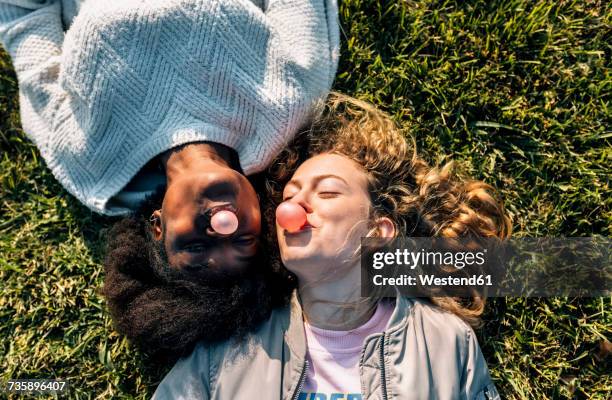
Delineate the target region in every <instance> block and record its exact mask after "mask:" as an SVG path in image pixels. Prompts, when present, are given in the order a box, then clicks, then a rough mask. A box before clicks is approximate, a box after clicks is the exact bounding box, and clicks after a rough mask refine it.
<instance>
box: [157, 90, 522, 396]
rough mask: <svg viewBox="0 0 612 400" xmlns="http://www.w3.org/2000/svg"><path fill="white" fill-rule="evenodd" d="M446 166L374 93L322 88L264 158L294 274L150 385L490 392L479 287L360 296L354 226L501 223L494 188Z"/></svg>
mask: <svg viewBox="0 0 612 400" xmlns="http://www.w3.org/2000/svg"><path fill="white" fill-rule="evenodd" d="M450 168H451V167H450V165H447V166H445V167H443V168H441V169H438V168H432V167H430V166H428V165H427V163H426V162H425V161H424V160H423V159H421V158H420V157H419V156H418V155H417V153H416V150H415V149H414V147H412V146H410V145H409V144H408V142H407V141H406V139H405V138H404V137H403V136H402V134H401V133H400V131H399V129H398V128H397V127H396V126H395V124H394V123H393V122H392V120H391V119H390V118H389V117H388V116H387V115H385V114H384V113H382V112H380V111H379V110H377V109H376V108H375V107H373V106H372V105H370V104H367V103H365V102H362V101H359V100H356V99H352V98H350V97H347V96H342V95H334V96H332V97H331V98H330V100H329V102H328V107H327V110H326V113H325V115H324V116H323V117H322V118H320V119H319V120H318V121H316V122H315V124H314V125H313V127H312V129H310V130H309V131H308V132H307V133H306V134H305V135H302V136H300V137H298V138H297V140H296V141H295V142H294V144H293V145H291V146H289V148H288V149H286V150H285V151H284V152H283V153H282V154H281V156H279V158H278V159H277V162H276V163H275V164H273V166H272V168H271V171H270V175H271V179H270V180H269V182H268V183H269V187H270V189H271V194H272V196H271V197H272V201H271V203H272V204H271V206H270V207H268V209H267V211H266V213H265V215H266V216H267V220H268V222H269V223H270V224H274V211H273V210H274V208H275V206H276V205H279V204H280V206H279V208H277V213H276V215H277V221H276V224H274V225H272V226H275V227H276V234H277V235H276V236H277V239H278V249H279V250H280V260H281V261H282V264H283V265H284V266H285V267H286V268H287V269H288V270H289V271H290V272H291V273H292V275H293V276H294V277H295V278H296V279H297V290H296V291H294V293H293V296H292V297H291V301H290V304H288V305H287V306H285V307H282V308H277V309H275V310H274V312H273V313H272V315H271V317H270V318H269V319H268V320H267V321H266V322H265V323H263V324H262V325H261V326H260V327H259V328H258V330H257V331H255V332H253V333H251V334H248V335H247V336H246V337H245V338H244V340H242V341H241V342H237V341H233V340H230V341H226V342H223V343H218V344H215V345H207V344H205V343H202V344H198V346H196V348H195V350H194V351H193V352H192V353H191V354H190V355H189V356H188V357H185V358H183V359H181V360H179V361H178V362H177V364H176V365H175V366H174V368H173V369H172V370H171V371H170V373H169V374H168V375H167V376H166V377H165V378H164V380H163V381H162V382H161V384H160V386H159V387H158V389H157V391H156V393H155V396H154V398H155V399H158V400H159V399H192V398H199V399H213V398H214V399H247V398H252V397H253V394H254V393H257V397H258V398H265V399H302V400H306V399H307V400H312V399H354V400H357V399H362V398H363V399H380V398H382V399H386V398H397V399H432V398H436V399H457V398H462V399H463V398H465V399H499V395H498V394H497V390H496V389H495V386H494V384H493V383H492V381H491V378H490V375H489V372H488V369H487V366H486V362H485V360H484V357H483V355H482V353H481V351H480V348H479V346H478V342H477V340H476V338H475V335H474V332H473V330H472V328H471V327H470V325H476V324H478V319H479V316H480V314H481V313H482V311H483V305H484V299H483V298H482V297H481V296H480V295H478V294H476V295H475V296H474V297H473V298H471V299H459V298H452V297H444V298H429V299H425V298H410V297H403V296H399V297H397V299H387V298H380V297H371V298H361V297H360V277H361V268H360V266H359V260H360V258H359V256H358V255H359V253H360V251H361V238H363V237H378V238H384V239H386V240H387V239H388V240H390V239H392V238H394V237H397V236H402V235H403V236H429V237H446V238H453V239H457V238H473V239H478V238H483V237H485V238H498V239H503V238H506V237H508V236H509V235H510V232H511V225H510V221H509V219H508V217H507V216H506V214H505V211H504V207H503V205H502V204H501V203H500V202H499V201H498V200H497V199H496V198H495V191H494V190H493V188H492V187H491V186H489V185H487V184H485V183H484V182H480V181H473V180H464V179H461V178H459V177H457V176H454V175H452V174H451V171H450ZM287 205H289V206H287ZM281 206H282V207H281ZM288 207H292V208H296V209H301V210H302V212H303V213H304V215H305V220H304V221H303V223H301V224H299V226H293V227H291V228H289V227H288V226H289V225H290V224H288V223H286V221H285V222H282V225H279V220H280V217H281V215H282V212H280V211H279V210H280V209H281V208H288ZM284 218H285V217H283V219H284ZM277 261H278V260H277Z"/></svg>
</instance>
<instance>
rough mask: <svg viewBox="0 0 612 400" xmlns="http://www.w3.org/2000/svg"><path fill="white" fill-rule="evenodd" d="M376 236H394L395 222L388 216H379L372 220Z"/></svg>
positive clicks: (391, 237)
mask: <svg viewBox="0 0 612 400" xmlns="http://www.w3.org/2000/svg"><path fill="white" fill-rule="evenodd" d="M374 228H375V229H376V233H377V235H376V236H377V237H380V238H388V239H393V238H394V237H395V236H396V232H395V224H394V223H393V221H391V219H390V218H387V217H380V218H376V220H375V221H374Z"/></svg>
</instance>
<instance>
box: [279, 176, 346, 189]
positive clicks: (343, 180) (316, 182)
mask: <svg viewBox="0 0 612 400" xmlns="http://www.w3.org/2000/svg"><path fill="white" fill-rule="evenodd" d="M327 178H336V179H339V180H341V181H342V182H344V184H345V185H347V186H348V182H347V181H346V180H345V179H344V178H342V177H340V176H338V175H334V174H325V175H318V176H315V177H314V186H316V185H318V184H319V182H321V181H322V180H323V179H327ZM288 185H295V186H298V187H302V185H300V182H299V181H297V180H295V179H292V180H290V181H289V182H287V185H285V186H288Z"/></svg>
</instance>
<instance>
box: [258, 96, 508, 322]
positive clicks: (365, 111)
mask: <svg viewBox="0 0 612 400" xmlns="http://www.w3.org/2000/svg"><path fill="white" fill-rule="evenodd" d="M322 153H333V154H340V155H343V156H345V157H347V158H349V159H351V160H353V161H355V162H357V163H358V164H359V165H361V166H362V167H363V168H364V170H365V171H366V172H367V174H368V178H369V188H368V189H369V193H370V196H371V201H372V210H373V215H372V218H373V219H374V218H377V217H381V216H385V217H388V218H389V219H391V220H392V221H393V223H394V224H395V228H396V232H397V233H398V234H400V235H405V236H413V237H432V236H439V237H445V238H457V239H464V238H499V239H505V238H508V237H509V236H510V234H511V230H512V225H511V222H510V219H509V218H508V216H507V215H506V212H505V210H504V206H503V204H502V203H501V202H500V201H499V200H498V199H497V198H496V191H495V189H494V188H493V187H492V186H490V185H488V184H486V183H484V182H482V181H477V180H468V179H463V178H460V177H458V176H457V175H455V174H453V171H452V170H453V163H452V162H449V163H447V164H445V165H444V166H442V167H431V166H429V165H428V163H427V162H426V161H425V160H423V159H422V158H421V157H419V155H418V154H417V151H416V145H415V143H414V139H412V140H410V141H408V140H406V138H405V137H404V135H403V134H402V132H401V130H400V129H399V128H398V126H397V125H396V124H395V123H394V122H393V120H392V119H391V118H390V117H389V116H388V115H387V114H385V113H384V112H382V111H381V110H379V109H377V108H376V107H375V106H373V105H372V104H369V103H367V102H364V101H361V100H358V99H355V98H352V97H350V96H346V95H343V94H339V93H332V94H331V95H330V96H329V98H328V101H327V103H326V104H325V108H324V111H323V112H322V113H321V116H320V117H319V118H317V119H316V120H315V121H314V123H313V125H312V126H311V127H310V128H309V129H307V130H306V131H305V132H303V133H302V134H300V135H298V136H297V137H296V139H295V140H294V141H293V142H292V143H291V144H290V145H289V146H288V147H287V148H286V149H285V150H284V151H283V152H282V153H281V154H280V155H279V156H278V157H277V159H276V161H275V162H274V163H273V164H272V165H273V166H272V167H271V168H270V169H269V171H268V174H269V178H268V180H267V188H268V192H269V194H270V195H271V200H272V201H271V205H272V206H271V207H268V208H267V209H266V210H265V211H264V215H265V216H266V218H267V221H268V222H269V223H272V224H273V223H274V217H273V215H274V213H273V210H274V208H275V207H276V205H278V204H279V203H280V202H281V201H282V189H283V187H284V186H285V184H286V182H288V181H289V180H290V179H291V176H292V175H293V173H294V172H295V170H296V169H297V167H298V166H299V165H300V164H301V163H302V162H303V161H305V160H306V159H308V158H310V157H312V156H315V155H317V154H322ZM270 231H271V232H274V229H271V230H270ZM273 242H275V240H271V241H270V243H269V244H272V243H273ZM430 301H431V302H432V303H434V304H436V305H437V306H439V307H441V308H443V309H445V310H448V311H451V312H453V313H454V314H456V315H458V316H459V317H460V318H462V319H463V320H464V321H466V322H467V323H469V324H470V325H472V326H478V325H479V324H480V318H479V317H480V315H481V314H482V312H483V310H484V304H485V299H484V297H483V296H481V295H478V294H475V295H474V296H472V298H470V299H465V298H457V297H431V298H430Z"/></svg>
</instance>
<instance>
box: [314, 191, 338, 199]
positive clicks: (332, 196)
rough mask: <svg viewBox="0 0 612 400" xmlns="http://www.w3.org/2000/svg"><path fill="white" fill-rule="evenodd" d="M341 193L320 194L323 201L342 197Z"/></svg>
mask: <svg viewBox="0 0 612 400" xmlns="http://www.w3.org/2000/svg"><path fill="white" fill-rule="evenodd" d="M340 194H341V193H340V192H319V197H321V198H323V199H331V198H334V197H338V196H340Z"/></svg>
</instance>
